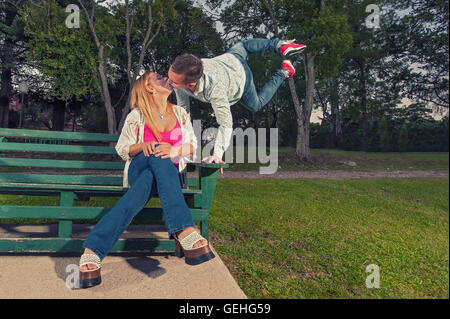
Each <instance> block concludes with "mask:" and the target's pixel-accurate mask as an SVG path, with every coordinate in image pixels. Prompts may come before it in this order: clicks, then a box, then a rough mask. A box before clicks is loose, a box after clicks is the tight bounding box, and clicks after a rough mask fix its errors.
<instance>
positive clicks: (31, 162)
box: [0, 158, 125, 170]
mask: <svg viewBox="0 0 450 319" xmlns="http://www.w3.org/2000/svg"><path fill="white" fill-rule="evenodd" d="M0 166H10V167H45V168H80V169H104V170H123V168H124V166H125V163H124V162H104V161H96V162H95V161H90V162H88V161H71V160H52V159H36V158H0Z"/></svg>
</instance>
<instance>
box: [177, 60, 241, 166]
mask: <svg viewBox="0 0 450 319" xmlns="http://www.w3.org/2000/svg"><path fill="white" fill-rule="evenodd" d="M201 60H202V63H203V75H202V77H201V78H200V80H199V81H198V84H197V88H196V90H195V92H191V91H190V90H189V89H183V90H177V89H175V94H176V96H177V104H178V105H179V106H181V107H183V108H185V109H186V110H187V111H188V112H190V102H189V98H190V97H193V98H195V99H197V100H200V101H202V102H206V103H211V106H212V108H213V111H214V115H215V117H216V121H217V124H219V129H218V131H217V136H216V139H215V142H214V155H216V156H217V157H219V158H222V156H223V154H224V153H225V151H226V150H227V149H228V147H229V145H230V142H231V136H232V134H233V116H232V115H231V109H230V106H231V105H233V104H236V103H237V102H238V101H239V100H240V99H241V97H242V94H243V93H244V88H245V70H244V66H243V65H242V63H241V61H239V60H238V59H237V58H236V57H235V56H234V55H233V54H231V53H225V54H222V55H219V56H216V57H214V58H212V59H201Z"/></svg>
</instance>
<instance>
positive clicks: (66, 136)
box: [0, 128, 119, 142]
mask: <svg viewBox="0 0 450 319" xmlns="http://www.w3.org/2000/svg"><path fill="white" fill-rule="evenodd" d="M0 136H3V137H16V138H48V139H56V140H70V141H84V142H117V140H118V139H119V135H117V134H103V133H83V132H61V131H43V130H28V129H24V130H22V129H11V128H0Z"/></svg>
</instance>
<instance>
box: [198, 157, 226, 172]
mask: <svg viewBox="0 0 450 319" xmlns="http://www.w3.org/2000/svg"><path fill="white" fill-rule="evenodd" d="M203 162H206V163H216V164H225V162H224V161H222V159H220V158H218V157H217V156H216V155H211V156H207V157H205V158H203V159H202V163H203ZM220 174H222V175H223V168H221V169H220Z"/></svg>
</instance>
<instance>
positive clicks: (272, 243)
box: [210, 179, 449, 298]
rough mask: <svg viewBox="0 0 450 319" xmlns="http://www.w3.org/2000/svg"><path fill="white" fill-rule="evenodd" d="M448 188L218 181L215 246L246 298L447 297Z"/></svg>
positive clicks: (434, 182)
mask: <svg viewBox="0 0 450 319" xmlns="http://www.w3.org/2000/svg"><path fill="white" fill-rule="evenodd" d="M448 187H449V182H448V179H411V180H409V179H403V180H401V179H396V180H394V179H385V180H350V181H349V180H347V181H335V180H333V181H331V180H275V179H273V180H254V181H252V183H251V184H249V181H247V180H241V179H236V180H221V181H220V182H219V184H218V189H217V191H216V196H215V199H214V204H213V209H212V212H211V217H210V230H211V233H212V235H211V239H212V243H213V245H214V247H215V249H216V250H217V251H218V252H219V253H220V256H221V258H222V259H223V260H224V262H225V264H226V265H227V266H228V268H229V269H230V271H231V273H232V275H233V276H234V278H235V279H236V280H237V282H238V284H239V285H240V287H241V288H242V289H243V291H244V292H245V294H246V295H247V296H248V297H249V298H448V297H449V196H448V195H449V190H448ZM237 190H238V191H237ZM369 264H376V265H378V266H379V268H380V288H379V289H376V288H375V289H368V288H366V285H365V280H366V277H367V276H368V275H369V273H366V271H365V270H366V267H367V266H368V265H369Z"/></svg>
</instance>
